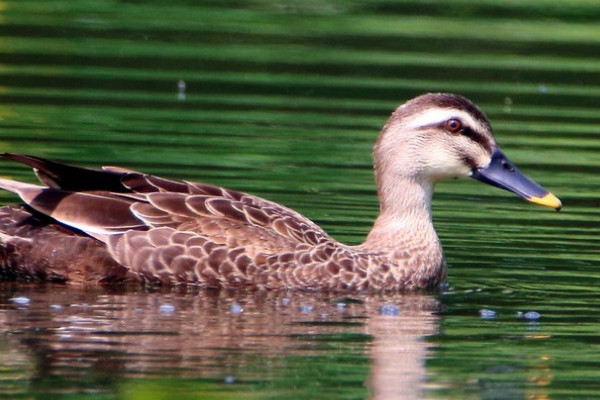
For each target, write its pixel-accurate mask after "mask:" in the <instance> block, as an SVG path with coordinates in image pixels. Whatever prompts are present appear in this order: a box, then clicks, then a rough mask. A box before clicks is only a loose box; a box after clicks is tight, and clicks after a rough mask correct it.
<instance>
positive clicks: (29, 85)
mask: <svg viewBox="0 0 600 400" xmlns="http://www.w3.org/2000/svg"><path fill="white" fill-rule="evenodd" d="M599 19H600V4H597V3H596V2H594V1H585V0H579V1H572V2H568V3H566V2H558V1H553V0H541V1H537V2H510V1H491V0H484V1H480V2H477V3H473V2H468V1H460V0H449V1H435V0H432V1H427V2H417V1H414V2H412V1H406V2H393V1H370V2H359V1H352V0H344V1H341V0H340V1H313V0H304V1H292V0H290V1H271V0H254V1H243V0H240V1H200V2H191V1H185V0H174V1H170V2H166V1H158V0H156V1H150V0H148V1H144V0H139V1H133V0H131V1H100V0H87V1H86V0H63V1H60V0H52V1H50V0H37V1H34V0H11V1H1V2H0V150H2V151H11V152H25V153H31V154H36V155H41V156H45V157H50V158H55V159H59V160H62V161H69V162H74V163H77V164H80V165H89V166H97V165H121V166H124V167H128V168H132V169H137V170H143V171H146V172H151V173H156V174H161V175H165V176H168V177H173V178H184V179H191V180H201V181H206V182H211V183H216V184H220V185H223V186H228V187H232V188H235V189H239V190H242V191H247V192H251V193H254V194H257V195H260V196H263V197H266V198H269V199H271V200H275V201H278V202H280V203H283V204H285V205H287V206H289V207H292V208H294V209H296V210H298V211H300V212H302V213H304V214H305V215H307V216H308V217H310V218H311V219H313V220H314V221H316V222H317V223H319V224H320V225H322V226H323V227H324V228H325V229H326V230H327V231H328V232H330V233H332V234H333V235H334V236H335V237H336V238H338V239H340V240H342V241H346V242H350V243H359V242H360V241H361V240H362V239H363V238H364V237H365V235H366V233H367V232H368V230H369V228H370V226H371V223H372V219H373V218H374V216H375V215H376V213H377V199H376V195H375V192H374V183H373V181H372V171H371V158H370V151H371V147H372V145H373V142H374V140H375V138H376V136H377V133H378V131H379V129H380V127H381V125H382V124H383V123H384V122H385V120H386V119H387V116H388V115H389V113H390V112H391V111H392V110H393V109H394V108H395V107H396V106H397V105H398V104H400V103H402V102H404V101H405V100H407V99H409V98H412V97H414V96H415V95H418V94H420V93H423V92H427V91H453V92H457V93H460V94H463V95H465V96H467V97H469V98H471V99H472V100H473V101H475V102H476V103H477V104H478V105H480V106H481V107H482V108H483V109H484V111H485V112H486V113H487V115H488V117H489V119H490V120H491V122H492V125H493V127H494V128H495V130H496V136H497V139H498V142H499V143H500V144H501V145H502V147H503V149H504V150H505V152H506V153H507V154H508V156H509V157H511V159H512V160H513V161H514V162H516V163H517V164H518V165H519V167H520V168H521V169H522V170H523V171H524V172H526V173H527V174H528V175H530V176H532V177H533V178H534V179H536V180H537V181H538V182H540V183H542V184H543V185H544V186H546V187H547V188H548V189H550V190H552V191H553V192H555V193H556V194H557V195H558V196H559V197H560V198H561V199H562V200H563V203H564V206H565V207H564V211H563V212H561V213H555V212H552V211H549V210H547V209H542V208H539V207H535V206H533V205H530V204H526V203H524V202H522V201H520V200H519V199H517V198H515V197H513V196H511V195H510V194H507V193H505V192H501V191H499V190H498V189H495V188H492V187H488V186H484V185H482V184H480V183H478V182H475V181H470V180H460V181H452V182H445V183H443V184H440V185H439V187H438V190H437V194H436V197H435V201H434V218H435V221H436V226H437V229H438V232H439V234H440V237H441V239H442V242H443V244H444V249H445V252H446V257H447V259H448V263H449V265H450V272H449V284H450V285H449V288H448V289H447V290H446V291H444V292H440V293H431V294H418V295H395V296H390V295H388V296H364V295H359V296H353V297H352V298H351V299H347V298H342V299H340V298H339V297H336V296H333V295H323V294H298V293H278V294H275V293H266V294H265V293H251V292H250V293H246V292H240V293H235V292H232V293H225V292H164V293H162V292H152V293H149V292H143V291H140V292H136V291H134V292H111V291H109V290H101V289H96V290H92V289H88V290H83V289H66V288H64V287H52V286H42V287H38V286H27V287H23V286H13V285H10V284H5V285H3V286H0V321H1V328H0V397H4V398H33V397H35V398H48V399H50V398H52V399H57V398H65V399H66V398H77V399H80V398H86V399H87V398H89V399H142V398H143V399H167V398H169V399H171V398H182V399H188V398H189V399H198V398H201V399H212V398H215V399H217V398H218V399H227V398H231V399H234V398H235V399H239V398H257V399H284V398H285V399H315V398H329V399H362V398H373V399H430V398H431V399H437V398H453V399H466V398H468V399H519V398H522V399H567V398H569V399H571V398H596V397H598V396H599V395H600V383H599V382H600V372H598V371H599V370H600V361H598V360H600V334H599V332H600V317H598V316H599V315H600V300H599V296H598V292H599V290H598V285H599V284H600V272H599V269H598V267H599V264H600V246H599V243H598V235H599V233H600V209H599V206H600V195H599V193H600V182H599V179H598V177H597V172H598V171H599V170H600V152H599V150H600V128H599V124H598V123H599V122H600V112H599V110H600V60H599V59H598V54H600V27H598V20H599ZM180 82H181V83H185V90H180V88H179V86H180ZM0 174H2V175H9V176H12V177H15V178H19V179H33V178H32V176H31V173H30V172H29V171H27V170H26V169H23V168H21V167H20V166H17V165H13V164H10V163H1V164H0ZM0 200H2V201H3V202H5V203H8V202H13V201H15V199H14V197H11V196H10V195H8V194H4V193H2V194H1V197H0ZM19 296H23V297H27V298H28V299H29V300H30V301H29V303H28V304H26V305H17V304H14V302H12V301H10V300H9V299H11V298H14V297H19ZM338 303H342V304H344V305H343V306H342V305H338ZM390 305H392V306H398V307H399V308H400V312H399V314H398V315H382V313H381V310H382V307H384V306H390ZM161 306H162V308H161ZM238 306H239V307H241V308H243V312H239V311H240V310H239V308H238ZM387 308H388V309H389V307H387ZM482 309H490V310H493V311H495V312H496V313H497V314H496V317H495V318H493V319H482V318H481V317H480V314H479V311H480V310H482ZM529 311H535V312H537V313H539V314H540V315H541V317H540V318H539V319H536V320H535V321H527V320H525V319H524V318H523V317H522V316H521V317H519V316H518V314H517V313H518V312H521V313H526V312H529Z"/></svg>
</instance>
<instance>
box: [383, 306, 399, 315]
mask: <svg viewBox="0 0 600 400" xmlns="http://www.w3.org/2000/svg"><path fill="white" fill-rule="evenodd" d="M380 312H381V315H400V306H397V305H395V304H385V305H384V306H382V307H381V310H380Z"/></svg>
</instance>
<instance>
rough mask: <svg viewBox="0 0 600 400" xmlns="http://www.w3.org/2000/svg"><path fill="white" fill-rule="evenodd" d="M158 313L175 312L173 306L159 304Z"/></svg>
mask: <svg viewBox="0 0 600 400" xmlns="http://www.w3.org/2000/svg"><path fill="white" fill-rule="evenodd" d="M158 311H160V312H161V313H165V314H171V313H172V312H174V311H175V306H174V305H172V304H161V306H160V307H158Z"/></svg>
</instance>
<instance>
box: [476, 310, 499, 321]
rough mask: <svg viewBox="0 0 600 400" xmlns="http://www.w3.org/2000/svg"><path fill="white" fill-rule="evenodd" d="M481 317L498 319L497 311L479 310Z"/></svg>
mask: <svg viewBox="0 0 600 400" xmlns="http://www.w3.org/2000/svg"><path fill="white" fill-rule="evenodd" d="M479 316H480V317H481V319H494V318H496V311H494V310H488V309H487V308H483V309H481V310H479Z"/></svg>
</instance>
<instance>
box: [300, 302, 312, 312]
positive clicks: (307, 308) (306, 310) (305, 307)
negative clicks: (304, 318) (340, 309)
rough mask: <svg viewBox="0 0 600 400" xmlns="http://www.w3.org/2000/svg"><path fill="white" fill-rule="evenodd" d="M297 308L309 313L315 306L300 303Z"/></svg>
mask: <svg viewBox="0 0 600 400" xmlns="http://www.w3.org/2000/svg"><path fill="white" fill-rule="evenodd" d="M298 310H300V311H301V312H303V313H311V312H313V311H315V307H314V306H311V305H310V304H302V305H301V306H300V307H298Z"/></svg>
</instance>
